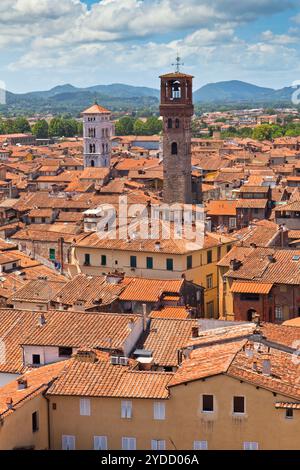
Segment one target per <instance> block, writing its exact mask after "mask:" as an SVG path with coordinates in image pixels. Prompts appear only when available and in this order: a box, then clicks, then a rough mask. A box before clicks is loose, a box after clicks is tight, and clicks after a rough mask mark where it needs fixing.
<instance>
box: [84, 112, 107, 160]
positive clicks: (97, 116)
mask: <svg viewBox="0 0 300 470" xmlns="http://www.w3.org/2000/svg"><path fill="white" fill-rule="evenodd" d="M82 115H83V143H84V151H83V154H84V167H85V168H88V167H96V168H100V167H109V166H110V159H111V138H112V136H113V135H114V124H113V123H112V122H111V112H110V111H108V109H105V108H103V107H102V106H99V105H98V104H97V103H95V104H94V105H93V106H91V107H90V108H88V109H86V110H85V111H83V113H82Z"/></svg>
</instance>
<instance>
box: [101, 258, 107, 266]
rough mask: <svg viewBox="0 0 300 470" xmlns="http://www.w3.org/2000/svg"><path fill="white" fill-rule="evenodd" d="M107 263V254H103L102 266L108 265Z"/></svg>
mask: <svg viewBox="0 0 300 470" xmlns="http://www.w3.org/2000/svg"><path fill="white" fill-rule="evenodd" d="M106 263H107V259H106V255H102V256H101V266H106Z"/></svg>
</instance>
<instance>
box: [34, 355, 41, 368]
mask: <svg viewBox="0 0 300 470" xmlns="http://www.w3.org/2000/svg"><path fill="white" fill-rule="evenodd" d="M40 363H41V356H40V355H39V354H32V364H33V365H39V364H40Z"/></svg>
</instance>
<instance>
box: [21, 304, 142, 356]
mask: <svg viewBox="0 0 300 470" xmlns="http://www.w3.org/2000/svg"><path fill="white" fill-rule="evenodd" d="M45 318H46V324H45V325H43V326H42V327H40V326H38V325H37V326H36V328H35V329H34V331H32V333H31V334H29V335H28V336H27V337H26V339H25V340H24V342H23V344H27V345H39V346H62V347H63V346H64V347H73V348H76V347H77V348H80V347H89V348H106V349H116V350H120V351H122V350H123V347H124V343H125V341H126V339H127V338H128V336H129V335H130V333H131V330H130V328H129V326H128V325H129V322H130V321H132V322H133V323H134V324H136V323H137V322H138V321H139V320H140V318H141V317H140V316H138V315H133V314H132V315H128V314H127V315H122V314H118V313H87V312H74V311H73V312H71V311H51V310H50V311H48V312H45Z"/></svg>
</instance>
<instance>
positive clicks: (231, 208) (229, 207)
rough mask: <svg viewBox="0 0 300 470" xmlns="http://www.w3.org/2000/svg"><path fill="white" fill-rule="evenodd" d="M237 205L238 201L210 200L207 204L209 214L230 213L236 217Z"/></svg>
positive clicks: (229, 214)
mask: <svg viewBox="0 0 300 470" xmlns="http://www.w3.org/2000/svg"><path fill="white" fill-rule="evenodd" d="M212 189H214V188H212ZM236 206H237V201H209V203H207V205H206V208H207V215H209V216H212V215H228V216H232V217H235V216H236Z"/></svg>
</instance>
